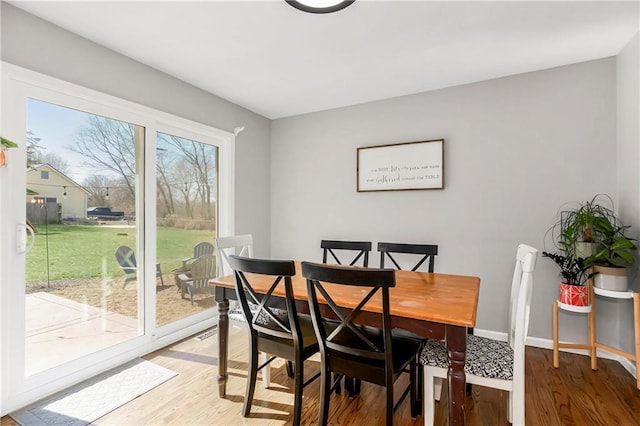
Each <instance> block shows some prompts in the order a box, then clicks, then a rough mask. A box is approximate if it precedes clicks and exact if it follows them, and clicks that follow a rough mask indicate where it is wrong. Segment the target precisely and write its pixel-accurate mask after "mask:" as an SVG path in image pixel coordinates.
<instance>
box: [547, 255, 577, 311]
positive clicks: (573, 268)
mask: <svg viewBox="0 0 640 426" xmlns="http://www.w3.org/2000/svg"><path fill="white" fill-rule="evenodd" d="M542 256H544V257H548V258H549V259H551V260H553V261H554V262H555V263H556V265H558V267H560V277H561V281H560V297H559V301H560V303H564V304H565V305H573V306H588V305H589V291H588V289H587V287H586V286H585V283H586V282H587V278H588V273H587V270H588V269H589V267H588V266H587V265H586V264H585V261H584V259H583V258H581V257H575V256H573V255H569V256H567V255H565V254H558V253H549V252H546V251H543V252H542Z"/></svg>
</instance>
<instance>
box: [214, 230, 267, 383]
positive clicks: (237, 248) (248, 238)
mask: <svg viewBox="0 0 640 426" xmlns="http://www.w3.org/2000/svg"><path fill="white" fill-rule="evenodd" d="M214 242H215V247H216V251H217V252H218V256H217V262H218V269H217V270H218V276H219V277H224V276H225V275H231V274H233V270H232V269H231V265H229V255H230V254H235V255H237V256H243V257H253V236H252V235H251V234H244V235H233V236H230V237H217V238H215V241H214ZM229 321H232V322H235V323H237V324H238V325H240V324H242V326H246V322H245V319H244V315H243V313H242V309H241V308H240V306H239V305H237V304H234V306H233V307H232V308H231V309H229ZM268 360H269V355H268V354H266V353H264V352H261V353H260V361H261V363H265V362H267V361H268ZM262 383H263V385H264V387H265V388H267V387H269V385H270V384H271V366H270V365H266V366H265V367H264V368H263V369H262Z"/></svg>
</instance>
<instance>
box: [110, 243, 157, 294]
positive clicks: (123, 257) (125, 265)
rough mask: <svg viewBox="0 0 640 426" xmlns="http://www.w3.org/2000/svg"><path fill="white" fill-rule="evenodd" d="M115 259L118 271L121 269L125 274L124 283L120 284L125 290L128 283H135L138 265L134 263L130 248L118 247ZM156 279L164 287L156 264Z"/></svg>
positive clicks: (134, 255)
mask: <svg viewBox="0 0 640 426" xmlns="http://www.w3.org/2000/svg"><path fill="white" fill-rule="evenodd" d="M115 257H116V260H117V261H118V264H119V265H120V269H122V270H123V271H124V273H125V274H126V277H125V279H124V283H123V284H122V288H125V287H126V286H127V283H128V282H129V281H136V280H137V279H138V272H137V271H138V264H137V263H136V254H135V252H134V251H133V249H132V248H131V247H129V246H120V247H118V248H117V249H116V252H115ZM156 278H160V282H161V283H162V286H163V287H164V280H163V279H162V269H161V268H160V264H159V263H156Z"/></svg>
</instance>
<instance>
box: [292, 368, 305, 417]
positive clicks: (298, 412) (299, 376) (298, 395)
mask: <svg viewBox="0 0 640 426" xmlns="http://www.w3.org/2000/svg"><path fill="white" fill-rule="evenodd" d="M302 363H303V361H302V357H298V359H297V360H296V369H295V372H294V375H295V377H294V383H295V385H294V388H293V395H294V398H293V426H299V425H300V421H301V419H302V391H303V387H304V367H303V365H302Z"/></svg>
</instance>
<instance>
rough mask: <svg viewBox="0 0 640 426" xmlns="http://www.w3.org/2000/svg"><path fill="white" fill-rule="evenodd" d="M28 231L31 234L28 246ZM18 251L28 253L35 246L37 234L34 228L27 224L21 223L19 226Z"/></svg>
mask: <svg viewBox="0 0 640 426" xmlns="http://www.w3.org/2000/svg"><path fill="white" fill-rule="evenodd" d="M27 233H29V234H31V242H30V243H29V245H28V246H27ZM17 237H18V238H17V241H18V244H17V247H16V248H17V251H18V254H22V253H28V252H29V250H31V249H32V248H33V245H34V244H35V242H36V234H34V233H33V229H31V227H30V226H29V225H27V224H24V223H21V224H19V225H18V227H17Z"/></svg>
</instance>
